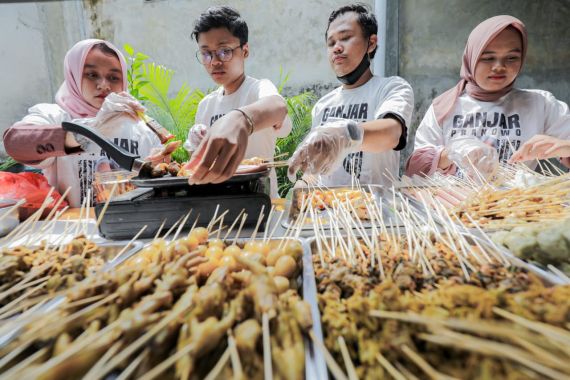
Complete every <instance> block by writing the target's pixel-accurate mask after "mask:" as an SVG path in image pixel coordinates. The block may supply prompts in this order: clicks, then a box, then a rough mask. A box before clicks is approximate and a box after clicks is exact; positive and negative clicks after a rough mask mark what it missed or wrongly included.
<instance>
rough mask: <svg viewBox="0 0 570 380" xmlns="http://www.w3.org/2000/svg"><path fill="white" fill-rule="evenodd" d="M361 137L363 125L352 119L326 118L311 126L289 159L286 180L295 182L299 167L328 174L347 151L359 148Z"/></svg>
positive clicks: (303, 170) (354, 150)
mask: <svg viewBox="0 0 570 380" xmlns="http://www.w3.org/2000/svg"><path fill="white" fill-rule="evenodd" d="M363 136H364V130H363V128H362V127H361V126H360V125H358V124H357V123H356V122H355V121H353V120H348V119H332V118H331V119H329V121H328V122H327V123H325V124H323V125H320V126H318V127H316V128H314V129H313V130H312V131H311V132H310V133H309V134H308V135H307V137H306V138H305V139H304V140H303V141H302V142H301V143H300V144H299V146H298V147H297V150H296V151H295V153H293V156H292V157H291V158H290V159H289V170H288V173H287V175H288V177H289V180H291V182H295V180H296V173H297V171H298V170H301V171H302V172H303V173H305V174H312V175H317V174H329V173H331V172H332V171H333V170H335V169H336V168H338V167H339V166H340V165H341V164H342V161H343V160H344V158H345V157H346V156H347V155H348V154H349V153H354V152H358V151H360V149H361V147H362V138H363Z"/></svg>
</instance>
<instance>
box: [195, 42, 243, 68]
mask: <svg viewBox="0 0 570 380" xmlns="http://www.w3.org/2000/svg"><path fill="white" fill-rule="evenodd" d="M241 47H242V45H240V46H236V47H235V48H233V49H231V48H221V49H218V50H215V51H209V50H198V51H197V52H196V58H197V59H198V62H200V63H201V64H202V65H209V64H210V63H211V62H212V59H214V55H215V56H216V57H217V58H218V59H219V60H220V61H222V62H228V61H230V60H231V59H232V57H233V56H234V50H236V49H239V48H241Z"/></svg>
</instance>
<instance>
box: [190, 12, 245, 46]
mask: <svg viewBox="0 0 570 380" xmlns="http://www.w3.org/2000/svg"><path fill="white" fill-rule="evenodd" d="M216 28H227V29H228V30H229V31H230V33H231V34H232V35H233V36H234V37H237V38H239V43H240V45H242V46H243V45H244V44H246V43H247V35H248V32H249V31H248V29H247V24H246V22H245V20H244V19H243V18H242V17H241V15H240V14H239V12H238V11H236V10H235V9H233V8H231V7H226V6H217V7H210V8H208V9H207V10H206V11H205V12H203V13H202V14H201V15H200V17H198V20H196V22H195V23H194V29H193V30H192V35H191V36H192V38H194V39H195V40H196V42H198V36H199V35H200V33H205V32H207V31H209V30H211V29H216Z"/></svg>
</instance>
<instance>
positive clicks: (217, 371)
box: [204, 346, 230, 380]
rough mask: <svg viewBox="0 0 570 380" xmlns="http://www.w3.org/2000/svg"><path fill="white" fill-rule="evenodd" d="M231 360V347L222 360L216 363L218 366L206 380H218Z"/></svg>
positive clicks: (227, 349) (221, 357)
mask: <svg viewBox="0 0 570 380" xmlns="http://www.w3.org/2000/svg"><path fill="white" fill-rule="evenodd" d="M229 359H230V347H229V346H228V347H227V348H226V350H225V351H224V353H223V354H222V356H220V360H218V362H217V363H216V365H215V366H214V367H213V368H212V369H211V370H210V373H208V374H207V375H206V377H205V378H204V380H216V379H217V378H218V376H219V375H220V372H222V369H224V366H225V365H226V363H227V362H228V360H229Z"/></svg>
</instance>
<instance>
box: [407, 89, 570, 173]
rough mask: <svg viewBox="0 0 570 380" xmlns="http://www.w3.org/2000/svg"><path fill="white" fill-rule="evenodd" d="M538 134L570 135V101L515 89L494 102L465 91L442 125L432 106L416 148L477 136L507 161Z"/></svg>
mask: <svg viewBox="0 0 570 380" xmlns="http://www.w3.org/2000/svg"><path fill="white" fill-rule="evenodd" d="M539 134H542V135H549V136H553V137H557V138H561V139H568V138H570V112H569V111H568V105H567V104H566V103H564V102H561V101H560V100H557V99H556V98H555V97H554V96H553V95H552V94H551V93H550V92H548V91H542V90H521V89H513V90H512V91H510V92H509V93H508V94H506V95H505V96H503V97H502V98H500V99H498V100H497V101H494V102H482V101H479V100H476V99H473V98H472V97H471V96H469V95H467V94H466V93H463V94H462V95H461V96H460V97H459V98H458V100H457V102H456V104H455V108H454V110H453V112H452V113H451V114H450V115H449V116H448V117H447V118H446V119H445V120H444V121H443V128H442V126H440V125H439V124H438V123H437V120H436V117H435V113H434V110H433V105H432V106H430V108H429V109H428V110H427V112H426V115H425V116H424V119H423V120H422V122H421V124H420V126H419V127H418V130H417V133H416V142H415V146H414V148H415V149H418V148H424V147H427V146H433V147H438V146H446V145H448V144H449V142H450V141H452V140H453V139H454V138H456V137H460V136H474V137H477V138H479V139H480V140H483V141H485V142H487V143H488V144H490V145H492V146H494V147H495V148H497V152H498V153H499V159H500V160H501V161H502V162H506V161H507V160H508V159H509V158H510V157H511V155H512V154H513V153H514V151H513V149H514V150H517V149H519V148H520V147H521V145H522V144H524V143H525V142H526V141H528V140H530V139H531V138H532V137H533V136H535V135H539ZM532 165H533V166H536V162H534V163H532Z"/></svg>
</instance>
